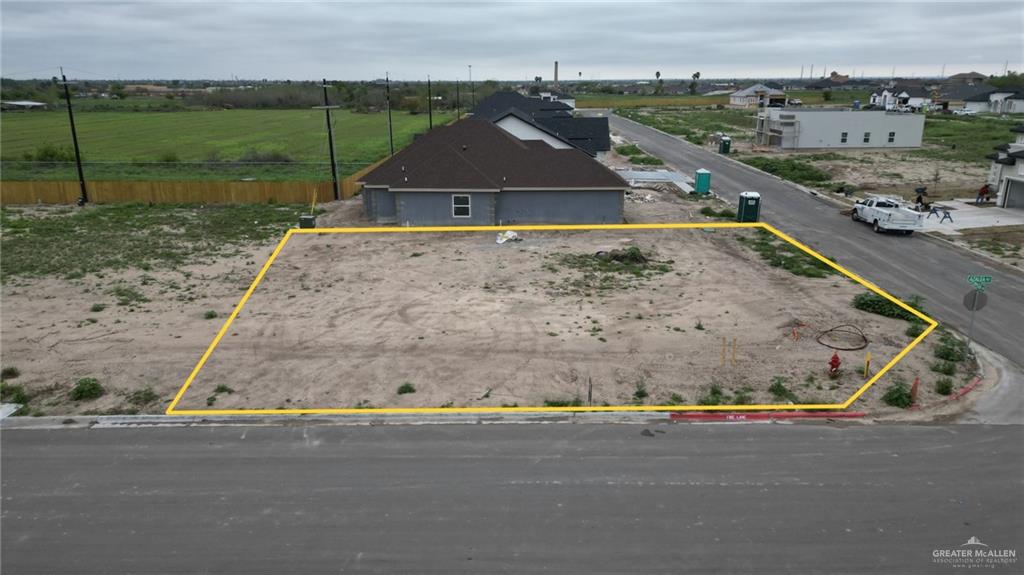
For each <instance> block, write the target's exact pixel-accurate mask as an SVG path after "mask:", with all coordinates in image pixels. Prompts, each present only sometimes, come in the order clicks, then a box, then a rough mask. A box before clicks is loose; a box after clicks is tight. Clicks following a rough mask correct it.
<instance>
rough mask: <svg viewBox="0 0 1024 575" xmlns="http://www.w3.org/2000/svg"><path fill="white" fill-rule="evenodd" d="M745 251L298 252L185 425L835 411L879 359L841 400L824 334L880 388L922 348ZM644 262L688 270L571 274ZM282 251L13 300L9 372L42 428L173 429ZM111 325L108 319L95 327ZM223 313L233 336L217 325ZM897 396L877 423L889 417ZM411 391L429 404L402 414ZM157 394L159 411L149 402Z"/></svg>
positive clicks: (532, 237) (641, 212) (465, 239)
mask: <svg viewBox="0 0 1024 575" xmlns="http://www.w3.org/2000/svg"><path fill="white" fill-rule="evenodd" d="M654 193H656V194H660V195H659V196H657V197H658V201H656V202H654V203H644V204H633V203H627V207H626V209H627V216H628V217H629V218H630V220H631V221H671V220H675V221H687V220H696V221H701V220H705V219H706V218H704V217H703V216H700V215H699V214H697V213H696V210H697V209H699V206H700V205H701V204H696V203H692V202H686V201H684V200H681V199H678V198H677V197H675V196H674V195H673V194H671V193H664V192H657V191H655V192H654ZM691 206H694V208H691ZM328 209H329V213H328V214H326V215H325V216H323V217H321V219H320V221H321V224H322V225H332V226H339V225H360V224H361V223H362V224H364V223H363V222H360V221H359V220H358V219H357V214H358V211H359V204H358V199H357V200H353V201H348V202H342V203H339V204H332V205H330V206H328ZM735 233H738V232H732V231H726V230H717V231H705V230H685V231H655V232H642V233H630V234H625V233H612V232H579V233H577V232H572V233H568V232H565V233H544V234H539V233H525V234H524V238H525V239H524V241H522V242H518V243H511V244H504V245H498V244H496V243H495V242H494V237H493V236H492V235H491V234H453V235H447V234H446V235H437V234H432V235H420V234H410V235H405V234H401V235H399V234H394V235H393V234H382V235H380V236H373V237H369V236H361V235H360V236H348V235H340V234H335V235H322V236H319V235H318V236H313V235H308V236H296V237H294V238H293V239H292V240H291V241H290V242H289V244H288V246H287V247H286V249H285V250H284V251H283V252H282V255H281V257H280V258H279V259H278V261H277V262H276V263H275V264H274V266H273V267H272V268H271V270H270V273H269V274H268V275H267V277H266V279H265V280H264V282H263V283H262V284H261V285H260V287H259V289H258V290H257V291H256V293H255V295H254V296H253V298H252V299H251V300H250V301H249V303H248V304H247V306H246V307H245V309H244V310H243V312H242V313H241V315H240V316H239V318H238V319H237V320H236V322H235V323H234V325H232V327H231V329H230V331H229V333H228V335H227V336H226V337H225V338H224V340H223V342H222V344H221V345H220V347H219V348H218V349H217V350H216V352H215V353H214V354H213V356H212V357H211V359H210V361H209V362H208V364H207V366H206V367H205V368H204V370H203V371H202V372H201V373H200V376H199V378H198V379H197V381H196V382H195V384H194V385H193V387H192V389H190V390H189V392H188V393H187V394H186V396H185V399H184V401H183V402H182V404H181V406H180V407H182V408H200V409H205V408H207V407H208V405H212V407H214V408H231V407H248V408H256V407H271V408H273V407H352V406H370V405H372V406H388V407H391V406H431V407H438V406H446V405H451V406H500V405H514V404H518V405H521V406H527V405H539V404H541V403H543V402H544V401H545V400H571V399H572V398H574V397H577V396H579V397H580V398H581V399H582V400H583V401H586V398H587V394H588V388H589V386H590V385H592V390H593V391H592V397H593V402H594V403H595V404H602V403H604V402H607V403H609V404H612V405H618V404H627V403H632V402H634V401H635V400H636V398H635V395H634V394H635V392H636V391H637V387H638V385H640V386H642V387H643V388H645V389H646V390H647V392H648V394H649V395H648V397H646V398H643V399H642V401H643V403H645V404H664V403H667V402H669V401H670V400H671V399H672V395H673V394H678V395H679V396H681V397H682V399H683V400H684V401H685V402H686V403H694V402H696V401H697V400H698V398H700V397H701V396H703V395H705V394H706V393H707V391H708V388H709V387H710V385H711V384H712V383H717V384H719V385H720V386H721V387H722V389H723V391H725V392H726V393H728V394H730V395H734V394H735V393H736V392H737V391H739V390H741V389H744V388H748V389H749V391H748V395H749V396H750V398H751V400H752V401H754V402H775V400H774V399H773V398H772V396H771V395H770V394H769V393H768V391H767V389H768V386H769V384H770V381H771V378H772V377H774V376H782V377H786V378H787V383H786V385H787V386H788V387H789V389H791V390H792V391H793V392H794V393H796V395H797V396H798V398H799V399H800V400H801V401H826V402H831V401H841V400H843V399H845V398H846V397H848V396H849V395H850V394H851V393H853V391H854V390H855V389H856V388H857V387H858V386H859V385H860V384H861V383H862V378H861V377H860V376H859V375H857V374H856V373H855V370H856V366H858V365H859V364H860V362H861V361H862V358H863V352H862V351H859V352H840V356H841V357H842V358H843V361H844V366H845V367H847V368H848V369H846V370H845V373H844V376H843V377H842V378H840V379H839V380H838V381H835V382H833V381H830V380H828V379H827V378H826V377H825V376H824V373H825V367H826V362H827V360H828V358H829V357H830V356H831V351H830V350H828V349H827V348H825V347H823V346H821V345H820V344H818V343H816V342H815V340H814V336H815V335H816V334H817V333H818V332H819V331H821V330H824V329H827V328H829V327H832V326H834V325H837V324H842V323H854V324H856V325H858V326H859V327H861V328H862V329H863V330H864V331H865V333H866V334H867V336H868V338H869V339H870V341H871V344H870V347H869V349H870V350H871V352H872V355H873V356H874V357H875V363H874V365H875V366H876V369H877V368H878V367H880V366H881V365H883V363H884V362H883V361H882V360H883V359H888V358H889V357H892V356H893V355H894V354H895V353H897V352H898V351H899V350H900V349H901V348H902V347H903V346H904V345H905V344H906V343H907V342H908V341H909V338H907V337H906V336H904V334H903V330H904V329H905V327H906V324H905V323H904V322H901V321H896V320H890V319H887V318H883V317H880V316H876V315H872V314H866V313H863V312H859V311H857V310H854V309H852V308H851V307H850V306H849V301H850V298H851V297H852V296H853V295H854V294H856V293H859V292H860V291H861V288H860V287H858V286H855V285H853V284H852V283H851V282H849V281H846V280H844V279H841V278H838V277H833V278H828V279H817V280H810V279H806V278H798V277H795V276H793V275H791V274H789V273H788V272H785V271H783V270H779V269H776V268H770V267H768V266H767V265H765V264H764V263H763V262H762V261H761V259H760V257H759V256H757V255H756V254H754V253H753V252H752V251H750V250H749V249H748V248H747V247H745V246H743V245H742V244H740V243H738V242H737V241H736V239H735V237H734V234H735ZM743 233H748V232H743ZM630 245H635V246H638V247H640V248H641V249H643V250H644V251H645V252H649V253H652V254H656V256H655V257H656V258H657V259H658V260H660V261H669V260H671V261H672V262H673V263H671V264H669V265H670V266H671V270H670V271H669V272H668V273H665V274H662V275H655V276H653V277H651V278H649V279H646V280H642V281H634V282H627V283H622V282H624V281H625V280H624V279H623V280H622V281H620V280H619V279H616V280H615V282H616V284H617V285H618V287H616V288H615V289H610V290H606V291H604V292H594V293H588V292H587V290H583V291H582V292H580V291H578V288H577V286H574V285H573V282H575V281H578V280H580V278H581V276H582V275H583V273H582V272H581V271H580V270H578V269H574V268H572V267H570V266H566V265H564V264H563V263H561V262H560V260H559V258H560V257H562V255H564V254H593V253H594V252H596V251H598V250H607V249H612V248H620V247H626V246H630ZM272 248H273V245H271V244H268V245H264V246H259V247H254V248H253V249H252V250H250V251H249V253H248V254H247V255H245V256H243V257H235V258H225V259H222V260H220V261H218V262H217V263H216V264H213V265H208V266H193V267H190V268H187V269H183V270H180V271H165V272H149V273H148V274H142V273H141V272H132V273H124V274H105V275H104V277H93V276H89V277H87V278H85V279H83V280H73V281H68V280H62V279H38V280H20V279H19V280H17V281H14V282H11V283H9V284H6V285H4V286H3V288H2V302H0V303H2V306H0V311H2V318H0V320H2V324H0V325H2V330H0V333H2V349H3V365H4V366H11V365H16V366H17V367H18V368H19V370H20V371H21V376H20V377H19V378H18V379H17V380H15V381H14V382H15V383H19V384H22V385H24V386H25V387H26V389H27V390H28V391H29V392H30V394H32V395H33V396H34V397H33V399H32V402H31V406H32V409H33V411H34V412H36V413H45V414H62V413H105V412H133V411H139V412H150V413H157V412H161V411H162V410H163V409H165V408H166V405H167V402H169V400H170V399H171V398H172V397H173V395H174V393H175V392H176V391H177V390H178V388H179V387H180V385H181V384H182V383H183V382H184V380H185V378H186V377H187V376H188V374H189V372H190V371H191V369H192V367H193V366H194V365H195V362H196V361H197V360H198V359H199V357H200V356H201V355H202V353H203V351H204V350H205V348H206V346H207V345H208V344H209V342H210V341H211V340H212V339H213V337H214V335H215V334H216V332H217V330H218V329H219V328H220V326H221V324H222V322H223V321H224V317H225V316H226V315H227V314H228V313H229V312H230V311H231V309H232V308H233V307H234V305H235V304H236V303H237V301H238V299H239V298H240V296H241V294H242V292H243V291H244V289H245V288H246V287H247V286H248V284H249V282H250V281H251V279H252V277H253V276H254V275H255V274H256V272H257V271H258V269H259V267H260V265H261V264H262V262H263V261H264V260H265V258H266V257H267V256H268V255H269V253H270V251H271V250H272ZM414 254H418V255H414ZM119 281H127V282H130V283H132V284H133V285H135V286H136V287H137V288H138V289H139V290H140V291H142V292H143V293H144V294H146V296H147V297H148V298H149V300H150V301H149V302H145V303H138V304H135V305H133V306H118V305H116V302H115V301H113V298H112V296H109V295H105V292H106V290H107V289H108V287H109V286H110V285H111V284H112V283H116V282H119ZM94 303H105V304H107V307H106V309H105V310H103V311H101V312H91V311H90V306H91V305H93V304H94ZM208 310H214V311H216V312H218V314H219V317H218V318H217V319H204V313H205V312H206V311H208ZM93 320H95V321H93ZM698 321H699V322H700V323H701V324H702V326H703V327H704V328H705V329H703V330H699V329H697V328H696V325H697V323H698ZM797 323H799V325H800V326H801V327H799V329H798V336H799V339H794V338H793V326H794V325H797ZM551 334H554V335H551ZM723 338H724V339H725V340H726V341H727V342H731V341H732V340H733V339H735V340H736V342H737V354H736V358H737V361H736V364H735V365H733V364H732V361H731V348H729V351H728V352H727V354H726V356H727V358H726V365H725V366H723V365H722V361H721V350H722V341H723ZM931 362H932V354H931V344H930V343H929V344H927V345H925V346H922V347H921V348H919V349H918V350H915V352H913V353H912V354H910V355H909V356H908V357H907V359H905V360H904V362H902V363H901V364H900V366H899V367H898V368H897V371H898V372H899V374H901V375H902V377H903V378H904V379H906V380H907V381H908V382H909V381H912V380H913V378H914V376H915V375H920V376H921V377H922V381H923V382H924V385H922V402H925V403H927V402H928V401H929V399H930V398H931V399H937V398H938V396H936V395H935V394H934V392H933V391H932V390H931V383H932V381H933V380H934V379H935V378H934V377H933V376H935V375H936V374H934V373H932V372H930V371H929V370H928V367H927V366H928V365H929V364H930V363H931ZM809 376H813V380H811V379H809ZM81 377H95V378H97V379H98V380H100V382H101V383H102V384H103V386H104V387H105V388H106V390H107V394H106V395H105V396H104V397H102V398H100V399H98V400H95V401H86V402H73V401H70V400H69V399H68V397H67V393H68V391H69V390H70V389H71V387H72V386H73V384H74V382H75V381H76V380H77V379H78V378H81ZM964 377H965V376H959V375H958V376H957V378H956V380H957V383H958V384H959V383H960V380H961V379H963V378H964ZM890 381H891V377H887V378H886V379H885V380H883V382H882V384H881V385H879V386H876V387H875V388H874V389H872V390H870V391H869V392H868V394H866V396H865V399H864V401H863V402H861V403H860V404H859V405H860V407H862V408H867V409H870V410H877V409H879V408H880V406H881V403H880V401H879V399H878V398H879V396H880V395H881V393H882V391H884V389H883V387H884V385H886V384H887V383H888V382H890ZM403 383H411V384H413V385H414V386H415V387H416V389H417V391H416V392H415V393H411V394H405V395H398V394H397V393H396V391H397V388H398V386H400V385H401V384H403ZM219 385H225V386H228V387H230V388H231V389H232V390H233V391H234V392H233V393H228V392H220V393H218V392H216V391H215V390H216V388H217V386H219ZM147 387H149V388H152V389H153V390H154V391H155V392H156V393H157V395H158V397H159V399H157V400H156V401H153V402H151V403H144V404H138V403H137V402H133V401H132V397H131V395H130V394H132V393H133V392H137V391H139V390H141V389H145V388H147ZM819 387H820V389H819ZM933 396H934V397H933ZM211 397H213V398H214V399H212V400H211V399H209V398H211ZM882 411H884V409H882Z"/></svg>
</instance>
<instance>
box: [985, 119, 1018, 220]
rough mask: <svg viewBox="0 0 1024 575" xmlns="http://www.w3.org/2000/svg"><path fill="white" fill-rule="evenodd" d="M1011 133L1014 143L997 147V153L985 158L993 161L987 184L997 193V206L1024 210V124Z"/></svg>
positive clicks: (1012, 129)
mask: <svg viewBox="0 0 1024 575" xmlns="http://www.w3.org/2000/svg"><path fill="white" fill-rule="evenodd" d="M1010 131H1011V132H1012V133H1013V134H1015V139H1014V141H1013V142H1011V143H1009V144H1002V145H999V146H996V148H995V150H996V151H995V153H992V154H989V155H988V156H985V157H986V158H988V159H990V160H992V167H991V168H990V169H989V173H988V179H987V182H988V185H989V187H990V188H991V189H993V190H995V191H996V205H997V206H999V207H1002V208H1014V209H1018V210H1024V124H1018V125H1017V126H1015V127H1013V128H1011V129H1010Z"/></svg>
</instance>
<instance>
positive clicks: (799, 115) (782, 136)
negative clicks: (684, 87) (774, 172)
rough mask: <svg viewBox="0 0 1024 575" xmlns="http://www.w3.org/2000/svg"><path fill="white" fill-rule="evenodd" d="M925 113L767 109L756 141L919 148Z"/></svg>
mask: <svg viewBox="0 0 1024 575" xmlns="http://www.w3.org/2000/svg"><path fill="white" fill-rule="evenodd" d="M923 135H924V115H923V114H910V113H897V112H886V111H884V110H850V109H838V108H765V109H764V110H761V111H760V112H759V113H758V115H757V131H756V133H755V136H754V141H755V143H757V144H759V145H762V146H778V147H780V148H782V149H787V150H796V149H815V148H920V147H921V138H922V137H923Z"/></svg>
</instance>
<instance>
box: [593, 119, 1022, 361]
mask: <svg viewBox="0 0 1024 575" xmlns="http://www.w3.org/2000/svg"><path fill="white" fill-rule="evenodd" d="M610 122H611V127H612V129H613V130H614V131H615V132H618V133H619V134H622V135H623V136H625V137H626V138H628V139H630V140H633V141H635V142H637V143H638V144H639V145H640V147H641V148H643V149H644V150H646V151H647V152H649V153H651V154H654V155H655V156H658V157H659V158H661V159H663V160H664V161H665V162H666V163H667V164H669V165H670V166H673V167H675V168H678V169H681V170H682V171H684V172H686V173H692V172H693V170H696V169H697V168H707V169H708V170H711V186H712V188H713V189H714V190H715V192H717V193H718V194H719V195H720V196H722V197H723V198H724V199H726V200H728V201H730V202H733V203H735V202H737V201H738V200H739V193H740V192H742V191H745V190H752V191H756V192H760V193H761V197H762V219H763V220H764V221H766V222H768V223H770V224H772V225H773V226H775V227H776V228H778V229H779V230H781V231H783V232H785V233H787V234H789V235H791V236H793V237H794V238H796V239H797V240H799V241H801V242H803V243H805V244H807V245H808V246H810V247H812V248H814V249H816V250H818V251H820V252H821V253H823V254H825V255H827V256H830V257H834V258H836V261H838V262H839V264H840V265H842V266H843V267H845V268H847V269H849V270H851V271H853V272H854V273H856V274H858V275H860V276H861V277H863V278H865V279H867V280H868V281H871V282H873V283H875V284H876V285H878V286H879V287H881V288H882V289H884V290H886V291H889V292H890V293H892V294H894V295H898V296H900V297H906V296H909V295H911V294H920V295H922V296H924V297H925V298H926V299H927V302H926V304H925V305H926V308H927V310H928V311H929V312H931V313H932V315H933V317H935V318H936V319H937V320H939V321H940V322H944V323H949V324H951V325H953V326H955V327H956V328H957V329H959V330H961V331H962V332H964V333H967V329H968V325H969V322H970V312H968V311H967V310H966V309H965V308H964V307H963V297H964V295H965V294H966V293H967V292H968V291H970V289H971V287H970V285H969V284H968V283H967V276H968V275H970V274H985V275H991V276H992V277H993V282H992V284H991V285H990V286H989V289H988V295H989V303H988V307H986V308H985V309H983V310H982V311H980V312H978V313H977V317H976V318H975V324H974V335H975V339H976V340H977V341H978V342H979V343H981V344H982V345H984V346H985V347H988V348H989V349H991V350H993V351H995V352H996V353H999V354H1000V355H1002V356H1003V357H1006V358H1008V359H1011V360H1013V361H1015V362H1016V363H1017V364H1018V365H1019V366H1024V274H1021V273H1020V272H1014V271H1012V270H1008V269H1007V268H1005V267H1002V266H998V265H994V264H991V263H989V262H987V261H985V260H984V259H983V258H978V257H976V256H973V255H970V254H968V253H967V252H964V251H961V250H958V249H955V248H953V247H951V246H949V245H946V244H944V243H942V242H940V241H938V240H934V239H930V238H926V237H920V236H918V235H914V236H911V237H907V236H900V235H890V234H876V233H874V232H872V231H871V228H870V227H869V226H868V225H867V224H863V223H856V222H853V221H851V220H850V218H849V217H846V216H842V215H840V214H839V209H838V208H837V207H836V206H835V205H833V204H831V203H829V202H827V201H826V200H821V199H818V198H815V197H813V196H810V195H808V194H807V193H805V192H803V191H801V190H799V189H797V188H796V187H794V186H793V185H792V184H790V183H788V182H784V181H781V180H779V179H777V178H774V177H772V176H768V175H765V174H763V173H760V172H757V171H755V170H753V169H750V168H747V167H745V166H742V165H738V163H736V162H732V161H730V160H727V159H724V158H722V157H721V156H719V155H717V154H714V153H711V152H708V151H707V150H704V149H703V148H700V147H698V146H694V145H692V144H690V143H688V142H684V141H682V140H680V139H679V138H675V137H672V136H668V135H666V134H663V133H661V132H659V131H657V130H654V129H652V128H649V127H647V126H644V125H642V124H638V123H636V122H633V121H632V120H627V119H625V118H622V117H619V116H615V115H611V117H610Z"/></svg>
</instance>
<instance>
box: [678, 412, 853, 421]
mask: <svg viewBox="0 0 1024 575" xmlns="http://www.w3.org/2000/svg"><path fill="white" fill-rule="evenodd" d="M865 415H867V413H864V412H862V411H839V412H826V411H784V412H774V411H758V412H753V413H743V412H724V413H721V412H718V413H715V412H706V411H698V412H682V413H670V414H669V419H672V420H683V421H686V420H693V421H769V420H773V419H853V418H857V417H864V416H865Z"/></svg>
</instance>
